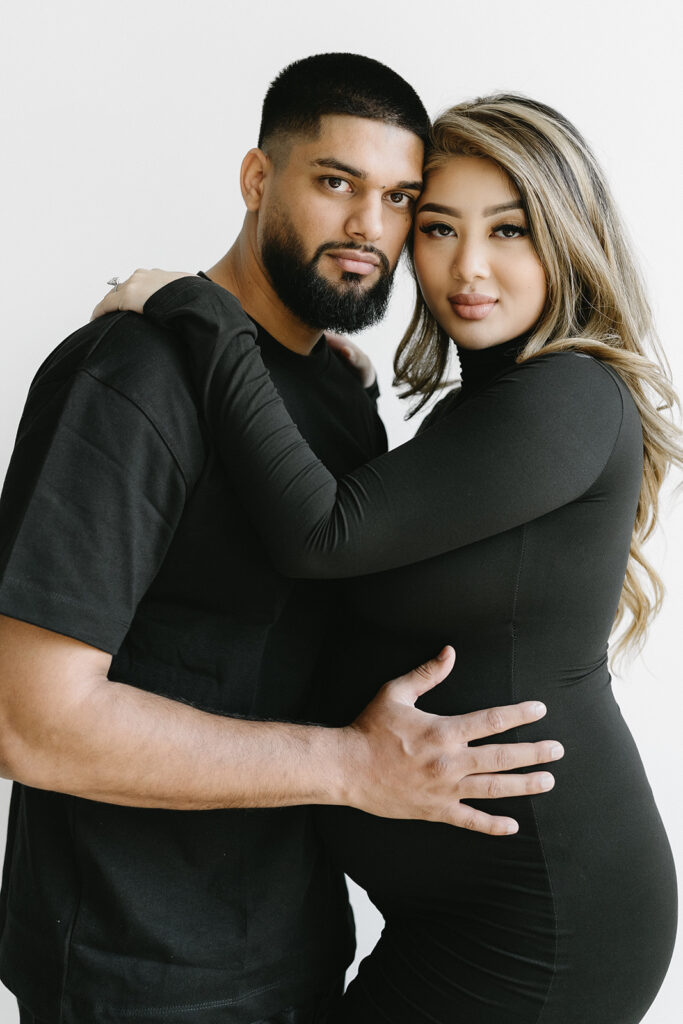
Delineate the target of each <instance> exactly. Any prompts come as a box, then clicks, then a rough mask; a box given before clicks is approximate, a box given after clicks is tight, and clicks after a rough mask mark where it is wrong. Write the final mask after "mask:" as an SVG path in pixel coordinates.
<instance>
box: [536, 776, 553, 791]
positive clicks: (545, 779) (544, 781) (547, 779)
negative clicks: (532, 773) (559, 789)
mask: <svg viewBox="0 0 683 1024" xmlns="http://www.w3.org/2000/svg"><path fill="white" fill-rule="evenodd" d="M538 781H539V782H540V784H541V789H552V788H553V786H554V785H555V778H554V776H552V775H547V774H546V775H541V777H540V779H539V780H538Z"/></svg>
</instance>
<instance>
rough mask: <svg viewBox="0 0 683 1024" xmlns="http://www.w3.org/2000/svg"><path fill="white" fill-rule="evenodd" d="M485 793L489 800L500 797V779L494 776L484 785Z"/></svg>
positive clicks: (501, 785)
mask: <svg viewBox="0 0 683 1024" xmlns="http://www.w3.org/2000/svg"><path fill="white" fill-rule="evenodd" d="M486 793H487V796H488V798H489V800H496V799H498V798H499V797H501V796H502V795H503V784H502V781H501V780H500V779H498V778H496V777H495V776H494V778H492V779H491V780H490V781H489V783H488V785H487V787H486Z"/></svg>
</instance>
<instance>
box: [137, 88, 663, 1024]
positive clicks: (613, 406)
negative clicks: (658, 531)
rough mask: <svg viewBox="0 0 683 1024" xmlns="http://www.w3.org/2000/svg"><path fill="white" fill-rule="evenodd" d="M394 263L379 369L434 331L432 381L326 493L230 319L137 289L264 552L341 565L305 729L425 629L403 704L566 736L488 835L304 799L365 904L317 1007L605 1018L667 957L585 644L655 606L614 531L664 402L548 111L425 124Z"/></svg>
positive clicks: (635, 762) (614, 240)
mask: <svg viewBox="0 0 683 1024" xmlns="http://www.w3.org/2000/svg"><path fill="white" fill-rule="evenodd" d="M412 256H413V261H414V268H415V273H416V276H417V280H418V282H419V285H420V288H421V291H422V295H421V296H418V300H417V307H416V311H415V315H414V317H413V320H412V323H411V325H410V327H409V330H408V333H407V335H406V337H405V338H404V340H403V342H402V344H401V347H400V349H399V352H398V355H397V359H396V370H397V380H398V382H399V383H403V384H407V385H408V392H407V393H408V394H412V395H419V396H421V400H422V401H425V400H426V399H427V398H428V397H429V396H430V395H432V394H433V393H434V391H435V390H436V389H437V388H438V387H439V385H440V383H441V381H442V379H443V376H444V373H445V369H446V363H447V358H448V350H449V348H450V340H449V339H453V340H454V341H455V343H456V345H457V348H458V354H459V357H460V361H461V368H462V387H461V388H460V389H459V390H458V391H454V392H451V393H450V394H448V395H447V396H446V398H444V399H443V400H442V401H441V402H440V403H439V404H438V405H437V406H436V408H435V410H434V411H433V412H432V414H431V415H430V416H429V417H428V419H427V421H426V422H425V423H424V424H423V426H422V428H421V430H420V432H419V434H418V436H417V437H416V438H415V439H414V440H413V441H412V442H409V443H408V444H406V445H403V446H402V447H401V448H399V449H396V450H395V451H393V452H391V453H389V454H388V455H386V456H382V457H381V458H379V459H376V460H374V461H373V462H372V463H369V464H368V465H367V466H364V467H362V468H361V469H360V470H358V471H357V472H355V473H353V474H351V475H350V476H348V477H345V478H344V479H342V480H341V481H339V482H338V483H337V482H336V481H335V480H334V479H333V478H332V477H331V476H330V475H329V474H328V473H327V471H326V470H325V469H324V467H323V466H322V465H321V464H319V463H318V462H317V460H316V459H315V457H314V455H313V454H312V453H311V451H310V450H309V449H308V448H307V446H306V445H305V443H304V442H303V441H302V439H301V438H300V435H299V434H298V432H297V430H296V428H295V427H294V425H293V424H292V422H291V420H290V419H289V417H288V415H287V412H286V410H285V408H284V406H283V405H282V403H281V402H279V400H278V399H277V396H276V394H275V393H274V389H273V388H272V385H270V384H269V382H268V380H267V379H264V370H263V365H262V363H260V359H259V356H258V353H257V352H256V351H255V347H254V344H253V341H252V340H251V337H249V336H247V335H246V334H243V335H241V336H239V337H237V338H234V337H233V339H232V340H231V341H230V342H229V343H227V342H225V343H224V342H223V339H222V337H221V331H222V326H221V318H220V316H217V315H216V313H215V312H214V310H215V308H216V306H217V304H218V303H219V302H220V297H218V298H217V295H216V294H215V293H216V292H217V291H219V290H218V289H215V288H214V286H212V285H211V284H208V283H201V282H196V281H194V280H193V281H192V283H191V284H190V285H188V284H187V283H186V282H185V281H180V282H177V283H175V284H171V285H169V286H168V288H166V289H165V290H164V292H163V293H161V294H160V295H159V296H156V297H154V298H152V299H151V300H150V301H148V302H147V303H146V305H145V313H146V314H147V315H149V316H152V317H154V318H155V319H156V320H158V321H159V322H161V323H167V324H171V323H172V324H173V325H174V326H176V327H178V328H179V329H181V330H182V331H184V332H185V333H186V335H187V337H188V340H189V341H190V342H191V343H192V344H191V346H190V351H191V353H192V357H193V360H194V363H195V370H196V373H197V376H198V380H199V383H200V384H201V387H202V393H203V395H204V398H205V402H206V413H207V416H208V418H209V422H210V424H211V426H212V428H213V430H214V433H215V435H216V436H217V437H220V436H223V437H224V438H226V443H225V458H226V460H229V462H230V469H231V472H232V473H239V474H241V476H242V480H243V484H244V486H243V493H244V494H245V495H246V500H247V501H250V502H251V512H252V514H253V516H254V519H255V522H256V523H257V525H259V527H260V529H261V530H262V532H263V534H264V537H265V539H266V540H267V542H268V543H269V545H270V548H271V551H272V554H273V558H274V559H275V561H276V564H278V566H279V567H280V568H282V569H284V571H287V572H288V573H289V574H291V575H297V576H311V577H313V576H330V577H354V576H357V577H362V578H359V579H356V580H353V581H352V582H351V583H349V584H348V587H349V599H350V600H353V601H354V604H355V606H356V608H357V609H358V610H359V611H360V612H361V614H362V615H363V616H364V618H365V621H366V624H367V632H366V635H365V637H359V638H357V639H356V643H355V645H353V644H350V645H349V647H350V651H349V658H353V662H354V664H355V665H357V664H358V662H359V661H360V662H362V663H363V665H364V669H363V671H362V673H358V671H357V670H356V671H355V674H349V673H348V672H347V671H345V666H344V665H341V666H339V679H348V678H353V677H354V675H355V683H354V687H353V689H352V690H350V689H348V688H347V689H346V690H344V691H341V689H339V688H335V686H334V685H332V686H331V687H330V688H329V690H330V692H328V693H326V695H325V700H326V708H325V714H326V715H327V718H328V720H329V721H349V720H351V719H352V717H353V715H354V713H356V712H357V711H358V710H360V708H361V707H362V706H363V705H364V704H365V703H366V702H367V699H368V698H369V696H371V694H372V693H373V688H376V686H377V685H378V683H379V682H380V681H381V680H383V679H385V678H387V677H389V676H391V675H392V674H397V673H398V672H399V671H401V670H403V669H404V668H405V667H406V666H408V665H411V664H413V663H415V662H416V660H420V659H422V658H424V657H425V656H426V655H427V654H428V653H430V652H431V651H432V650H433V649H434V648H435V647H438V646H440V645H443V644H444V643H450V644H452V645H453V646H454V647H455V648H456V650H457V652H458V663H457V671H456V672H455V673H454V675H453V677H452V679H449V680H448V681H446V682H445V683H443V684H442V685H441V686H440V687H438V688H437V689H436V690H434V691H432V692H431V693H429V694H427V695H426V696H425V697H424V698H422V702H421V704H422V706H423V707H424V708H425V709H427V710H430V711H433V712H436V713H441V714H454V713H461V712H466V711H469V710H473V709H475V708H480V707H483V706H486V705H492V704H503V703H510V702H514V701H518V700H521V699H524V698H525V697H526V696H531V695H533V696H534V697H539V696H540V697H541V698H542V699H544V700H545V702H546V703H547V705H548V708H549V713H548V719H549V720H550V721H547V722H544V723H543V726H542V728H543V730H544V731H545V732H547V729H548V728H551V730H552V732H553V735H557V737H558V739H559V740H561V741H562V743H563V745H564V748H565V751H566V754H565V758H564V760H563V761H562V762H561V763H560V764H559V765H558V767H557V769H556V770H555V775H556V786H555V790H554V792H553V793H552V795H551V796H546V797H544V798H543V799H539V798H538V797H530V798H524V799H522V800H515V801H502V803H503V804H504V805H506V806H503V807H501V808H500V813H510V814H512V815H513V816H514V817H515V818H516V819H517V820H518V821H519V824H520V829H519V832H518V834H516V835H514V836H510V837H508V838H506V839H504V840H503V839H492V838H491V837H490V836H485V835H481V834H479V833H475V832H471V833H470V832H464V831H462V830H456V829H452V828H449V827H447V826H444V825H439V824H426V823H418V822H399V821H389V820H384V819H380V818H373V817H371V816H367V815H364V814H362V813H360V812H356V811H353V810H350V809H341V808H327V809H324V810H322V811H321V812H320V816H321V827H322V828H323V830H324V832H325V834H326V836H327V839H328V841H329V843H330V848H331V849H332V850H334V851H335V855H336V856H337V857H338V859H339V861H340V863H341V865H342V866H343V867H344V869H345V870H346V871H347V872H348V873H349V874H350V875H351V876H352V877H353V878H354V879H355V880H356V881H357V882H359V884H361V885H362V886H363V887H364V888H366V889H367V891H368V893H369V895H370V897H371V898H372V900H373V902H375V904H376V905H377V906H378V907H379V909H380V910H381V912H382V913H383V914H384V916H385V919H386V927H385V929H384V931H383V933H382V937H381V938H380V940H379V942H378V944H377V946H376V947H375V949H374V951H373V953H372V954H371V956H370V957H368V958H367V959H366V960H365V961H364V962H363V964H362V965H361V968H360V972H359V975H358V978H357V979H356V980H355V981H354V982H353V983H352V984H351V986H350V988H349V989H348V991H347V993H346V995H345V997H344V999H343V1001H342V1004H341V1006H340V1007H339V1010H338V1016H337V1017H336V1018H335V1020H339V1021H344V1022H349V1024H351V1022H353V1024H370V1022H373V1024H378V1022H381V1021H384V1022H391V1024H427V1022H429V1024H451V1022H453V1021H455V1020H458V1021H460V1020H462V1021H467V1024H494V1022H495V1024H507V1022H510V1024H512V1022H522V1024H587V1022H595V1024H635V1022H637V1021H640V1020H641V1019H642V1017H643V1015H644V1014H645V1012H646V1010H647V1008H648V1006H649V1005H650V1003H651V1001H652V999H653V998H654V996H655V994H656V992H657V990H658V988H659V985H660V983H661V980H662V978H663V976H664V973H665V971H666V968H667V965H668V962H669V958H670V954H671V950H672V945H673V938H674V932H675V899H676V896H675V893H676V889H675V877H674V872H673V865H672V860H671V854H670V850H669V847H668V843H667V840H666V836H665V834H664V831H663V828H662V825H661V821H660V819H659V815H658V813H657V810H656V807H655V805H654V802H653V800H652V795H651V792H650V789H649V786H648V783H647V780H646V778H645V775H644V772H643V769H642V765H641V762H640V759H639V756H638V753H637V750H636V748H635V746H634V743H633V740H632V738H631V736H630V733H629V732H628V729H627V728H626V726H625V724H624V722H623V720H622V718H621V715H620V713H619V709H618V707H617V705H616V703H615V702H614V698H613V695H612V692H611V688H610V676H609V671H608V666H607V644H608V638H609V635H610V633H611V631H612V629H613V626H614V623H615V617H616V621H617V622H618V621H620V619H621V617H622V615H623V613H624V612H625V611H628V612H630V614H631V622H630V624H629V627H628V629H627V630H626V632H625V640H626V641H630V642H639V641H641V640H642V638H643V636H644V632H645V628H646V625H647V622H648V620H649V617H650V615H651V613H652V611H653V609H655V608H656V606H657V604H658V600H659V596H660V584H659V581H658V579H657V577H656V576H655V574H654V573H653V572H652V570H650V569H649V568H648V567H647V564H646V563H645V561H644V559H643V556H642V552H641V549H640V544H641V542H642V541H643V540H644V538H645V537H646V536H647V534H648V533H649V531H650V530H651V528H652V526H653V525H654V523H655V521H656V517H657V493H658V490H659V487H660V485H661V482H662V479H663V476H664V473H665V471H666V469H667V467H668V465H669V463H670V462H672V461H675V462H677V463H678V464H679V465H680V464H681V462H682V458H681V449H680V446H679V443H678V435H677V433H676V432H675V430H674V429H673V428H672V427H671V426H670V425H669V423H668V421H667V420H666V419H664V418H663V417H662V415H661V413H660V412H659V411H658V409H657V404H658V403H659V404H660V405H661V404H662V400H663V402H664V404H665V405H667V406H671V405H672V404H673V403H674V402H675V395H674V394H673V391H672V389H671V387H670V385H669V383H668V381H667V379H666V377H665V376H664V374H663V373H662V372H661V370H660V369H659V367H658V366H656V365H655V364H653V363H651V362H649V361H647V360H646V359H645V358H644V356H643V344H644V341H645V340H646V339H647V337H648V335H650V334H651V323H650V314H649V310H648V307H647V303H646V301H645V298H644V296H643V291H642V287H641V284H640V281H639V278H638V275H637V272H636V271H635V269H634V267H633V263H632V261H631V258H630V255H629V252H628V247H627V245H626V243H625V240H624V236H623V232H622V229H621V227H620V225H619V221H618V218H617V215H616V213H615V210H614V206H613V204H612V201H611V199H610V196H609V192H608V190H607V186H606V185H605V182H604V179H603V177H602V175H601V172H600V171H599V169H598V167H597V165H596V163H595V160H594V158H593V156H592V154H591V153H590V151H589V149H588V148H587V146H586V144H585V142H584V141H583V139H582V138H581V136H580V135H579V134H578V133H577V132H576V130H575V129H574V128H573V126H572V125H570V124H569V123H568V122H567V121H566V120H565V119H564V118H562V117H561V116H560V115H559V114H557V113H556V112H555V111H553V110H551V109H550V108H548V107H545V106H544V105H542V104H539V103H534V102H532V101H530V100H526V99H523V98H520V97H515V96H498V97H490V98H487V99H484V100H479V101H476V102H474V103H468V104H460V105H458V106H456V107H454V108H452V109H451V110H449V111H448V112H447V113H446V114H444V115H442V117H440V118H439V120H438V121H437V122H436V125H435V128H434V142H433V146H432V149H431V151H430V152H429V153H428V156H427V162H426V188H425V191H424V193H423V195H422V196H421V198H420V200H419V202H418V206H417V211H416V220H415V234H414V240H413V246H412ZM209 292H211V294H210V295H209V294H208V293H209ZM119 302H120V296H119ZM234 333H235V332H234V330H233V334H234ZM227 439H229V443H227ZM273 508H275V509H276V510H277V515H276V516H275V523H276V529H275V530H273V526H272V510H273ZM634 520H635V525H634ZM639 565H640V566H641V567H643V568H644V569H645V571H646V574H647V575H648V576H649V579H650V582H651V583H652V585H653V588H654V600H650V599H649V598H648V596H647V594H646V591H645V590H644V589H643V587H642V585H641V583H640V582H639V580H638V577H637V574H636V569H637V568H638V566H639ZM359 647H360V648H362V651H359ZM351 648H353V649H351ZM359 653H362V657H361V658H359ZM537 728H538V727H536V726H528V727H527V728H526V734H527V737H528V738H529V739H535V738H540V733H539V735H538V736H535V735H534V730H537ZM516 738H517V737H516V736H510V739H516ZM598 750H600V756H598V755H597V751H598ZM605 752H606V753H605ZM474 807H475V809H476V802H475V804H474Z"/></svg>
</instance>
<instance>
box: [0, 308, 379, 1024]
mask: <svg viewBox="0 0 683 1024" xmlns="http://www.w3.org/2000/svg"><path fill="white" fill-rule="evenodd" d="M250 331H251V336H252V337H256V336H257V333H258V338H257V340H258V344H259V346H260V347H261V350H262V352H263V357H264V359H265V361H266V363H267V364H268V366H269V367H270V369H271V371H272V373H273V377H274V379H276V380H277V382H278V386H279V387H280V388H281V391H282V394H283V395H284V396H285V399H286V401H287V402H288V404H289V406H290V408H291V411H292V413H293V415H295V416H296V417H297V419H298V421H299V423H300V426H301V429H302V430H303V432H304V434H305V435H306V436H307V437H308V438H309V440H310V441H311V444H312V445H313V446H314V448H315V450H316V451H317V453H318V454H319V455H320V457H321V458H323V459H324V460H325V461H326V462H327V463H328V464H329V466H330V468H331V469H332V470H333V472H337V473H343V472H345V471H347V470H349V469H350V468H352V467H354V466H356V465H358V464H359V463H361V462H363V461H364V460H365V459H367V458H368V457H369V456H370V455H372V454H374V453H377V452H378V451H381V450H383V448H385V447H386V438H385V435H384V432H383V428H382V426H381V423H380V421H379V419H378V418H377V415H376V412H375V410H374V406H373V405H372V403H371V402H370V400H369V399H368V396H367V395H366V394H365V393H364V391H363V389H362V387H361V386H360V384H359V383H358V382H357V381H356V378H355V376H354V375H353V373H352V372H350V371H349V369H348V368H347V367H346V365H345V364H344V362H343V361H342V360H341V358H340V357H337V355H336V354H333V353H332V352H331V350H330V349H329V348H328V346H327V345H326V343H325V341H324V340H321V341H320V342H319V343H318V345H317V346H316V348H315V349H314V351H313V353H312V354H311V355H310V356H309V357H303V356H299V355H296V354H295V353H292V352H290V351H288V350H286V349H285V348H283V347H282V346H281V345H279V344H278V343H277V342H276V341H275V340H274V339H273V338H271V337H270V336H269V335H268V334H267V333H266V332H265V331H262V330H258V332H257V328H256V327H255V326H254V325H253V324H251V326H250ZM336 607H337V597H336V593H335V588H334V586H333V585H328V584H323V585H318V584H313V585H310V584H293V583H292V582H291V581H290V580H287V579H285V578H284V577H282V576H281V575H280V574H278V573H277V572H276V571H275V570H274V569H273V568H272V566H271V564H270V562H269V560H268V558H267V556H266V554H265V551H264V548H263V545H262V542H261V541H260V539H259V538H258V536H257V534H256V532H255V530H254V529H253V528H252V527H251V526H250V525H249V521H248V515H247V514H246V513H245V511H244V509H243V506H242V500H241V495H240V494H239V491H238V490H237V489H236V488H235V487H234V486H233V485H232V483H231V481H229V479H228V478H227V477H226V474H225V471H224V469H223V467H222V465H221V463H220V461H219V459H218V457H217V453H216V451H215V449H214V447H213V445H212V444H211V443H210V441H209V440H208V438H207V430H206V425H205V423H204V422H203V420H202V417H201V415H200V414H199V412H198V408H197V400H196V396H195V392H194V390H193V386H192V384H191V381H190V377H189V371H188V367H187V361H186V358H185V356H184V355H183V353H182V351H181V347H180V345H179V343H178V342H176V341H175V340H174V339H173V338H171V337H170V336H168V335H167V333H166V332H164V331H163V330H161V329H160V328H158V327H155V326H154V325H152V324H151V323H150V322H149V321H148V320H145V319H143V318H142V317H140V316H137V315H135V314H116V315H112V316H109V317H106V318H104V319H103V320H99V321H96V322H95V323H92V324H90V325H88V326H86V327H84V328H83V329H81V330H80V331H78V332H76V333H75V334H74V335H72V336H71V337H70V338H68V339H67V340H66V341H65V342H63V343H62V345H61V346H59V348H58V349H57V350H56V351H55V352H54V353H53V354H52V355H51V356H50V357H49V359H48V360H47V361H46V362H45V364H44V365H43V366H42V367H41V369H40V370H39V372H38V374H37V376H36V378H35V380H34V382H33V384H32V387H31V390H30V393H29V396H28V400H27V403H26V408H25V411H24V414H23V417H22V420H21V424H20V427H19V433H18V437H17V443H16V448H15V451H14V455H13V457H12V462H11V465H10V468H9V471H8V474H7V480H6V483H5V487H4V490H3V494H2V500H1V501H0V612H2V613H4V614H6V615H10V616H14V617H16V618H19V619H24V620H26V621H28V622H31V623H35V624H37V625H39V626H42V627H45V628H47V629H51V630H54V631H56V632H58V633H62V634H65V635H67V636H72V637H75V638H77V639H79V640H82V641H84V642H86V643H88V644H91V645H94V646H95V647H98V648H101V649H102V650H104V651H108V652H111V653H112V654H113V655H114V658H113V662H112V666H111V671H110V678H112V679H116V680H121V681H124V682H127V683H130V684H132V685H135V686H138V687H140V688H142V689H145V690H148V691H152V692H156V693H162V694H165V695H167V696H169V697H172V698H174V699H177V700H181V701H186V702H190V703H192V704H194V705H196V706H198V707H201V708H204V709H206V710H209V711H213V712H216V713H218V714H238V715H244V716H249V717H254V718H272V719H285V720H290V719H301V718H303V717H305V715H306V714H307V712H308V705H309V703H310V696H309V689H310V686H311V684H312V682H313V680H314V677H315V670H316V664H317V659H318V655H319V651H320V648H321V644H322V643H323V641H324V637H325V631H326V628H327V625H328V624H329V623H333V622H334V621H336V620H337V619H338V614H337V613H336V612H335V608H336ZM352 954H353V939H352V933H351V922H350V912H349V910H348V905H347V898H346V891H345V886H344V882H343V878H342V876H341V874H340V873H339V872H338V871H336V870H332V869H331V867H330V865H329V862H328V859H327V858H326V856H325V855H324V852H323V851H322V849H321V846H320V842H319V840H318V838H317V836H316V834H315V832H314V829H313V826H312V813H311V810H310V809H309V808H284V809H276V810H262V811H256V810H254V811H249V810H226V811H220V810H216V811H206V812H189V811H169V810H154V809H152V810H149V809H142V808H134V807H121V806H113V805H107V804H103V803H98V802H93V801H89V800H84V799H78V798H75V797H70V796H65V795H60V794H56V793H49V792H43V791H39V790H34V789H31V788H27V787H25V786H21V785H15V787H14V790H13V794H12V802H11V811H10V822H9V834H8V843H7V852H6V858H5V869H4V880H3V890H2V897H1V902H0V976H1V977H2V980H3V982H4V983H5V985H7V987H8V988H10V989H11V990H12V991H13V992H15V994H16V995H17V997H18V998H19V999H20V1000H21V1001H22V1002H23V1003H24V1004H26V1006H27V1007H29V1008H30V1010H31V1012H33V1013H34V1014H35V1015H36V1016H37V1017H39V1018H44V1019H45V1020H48V1021H50V1022H51V1024H54V1022H56V1021H59V1024H83V1021H86V1020H87V1021H88V1022H89V1024H104V1022H109V1021H112V1020H116V1021H119V1020H121V1019H126V1018H127V1017H129V1016H130V1017H131V1018H134V1019H135V1020H136V1021H138V1022H139V1024H144V1022H150V1024H151V1022H157V1021H160V1020H167V1019H169V1017H170V1018H172V1019H173V1020H174V1021H179V1022H180V1021H192V1022H195V1021H196V1022H201V1024H213V1022H214V1021H216V1022H218V1021H231V1022H235V1024H247V1022H251V1021H254V1020H257V1019H259V1018H267V1017H269V1016H270V1015H272V1014H273V1013H274V1012H276V1011H278V1012H279V1011H280V1010H281V1009H282V1007H286V1006H299V1005H301V1004H302V1003H304V1002H305V1001H306V1000H307V999H308V998H309V997H310V996H311V993H314V992H316V991H319V990H321V989H322V988H324V987H325V986H326V985H327V984H328V982H329V980H330V979H331V978H333V977H338V976H339V975H340V974H341V973H343V971H344V968H345V967H346V965H347V963H348V962H349V960H350V959H351V957H352Z"/></svg>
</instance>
